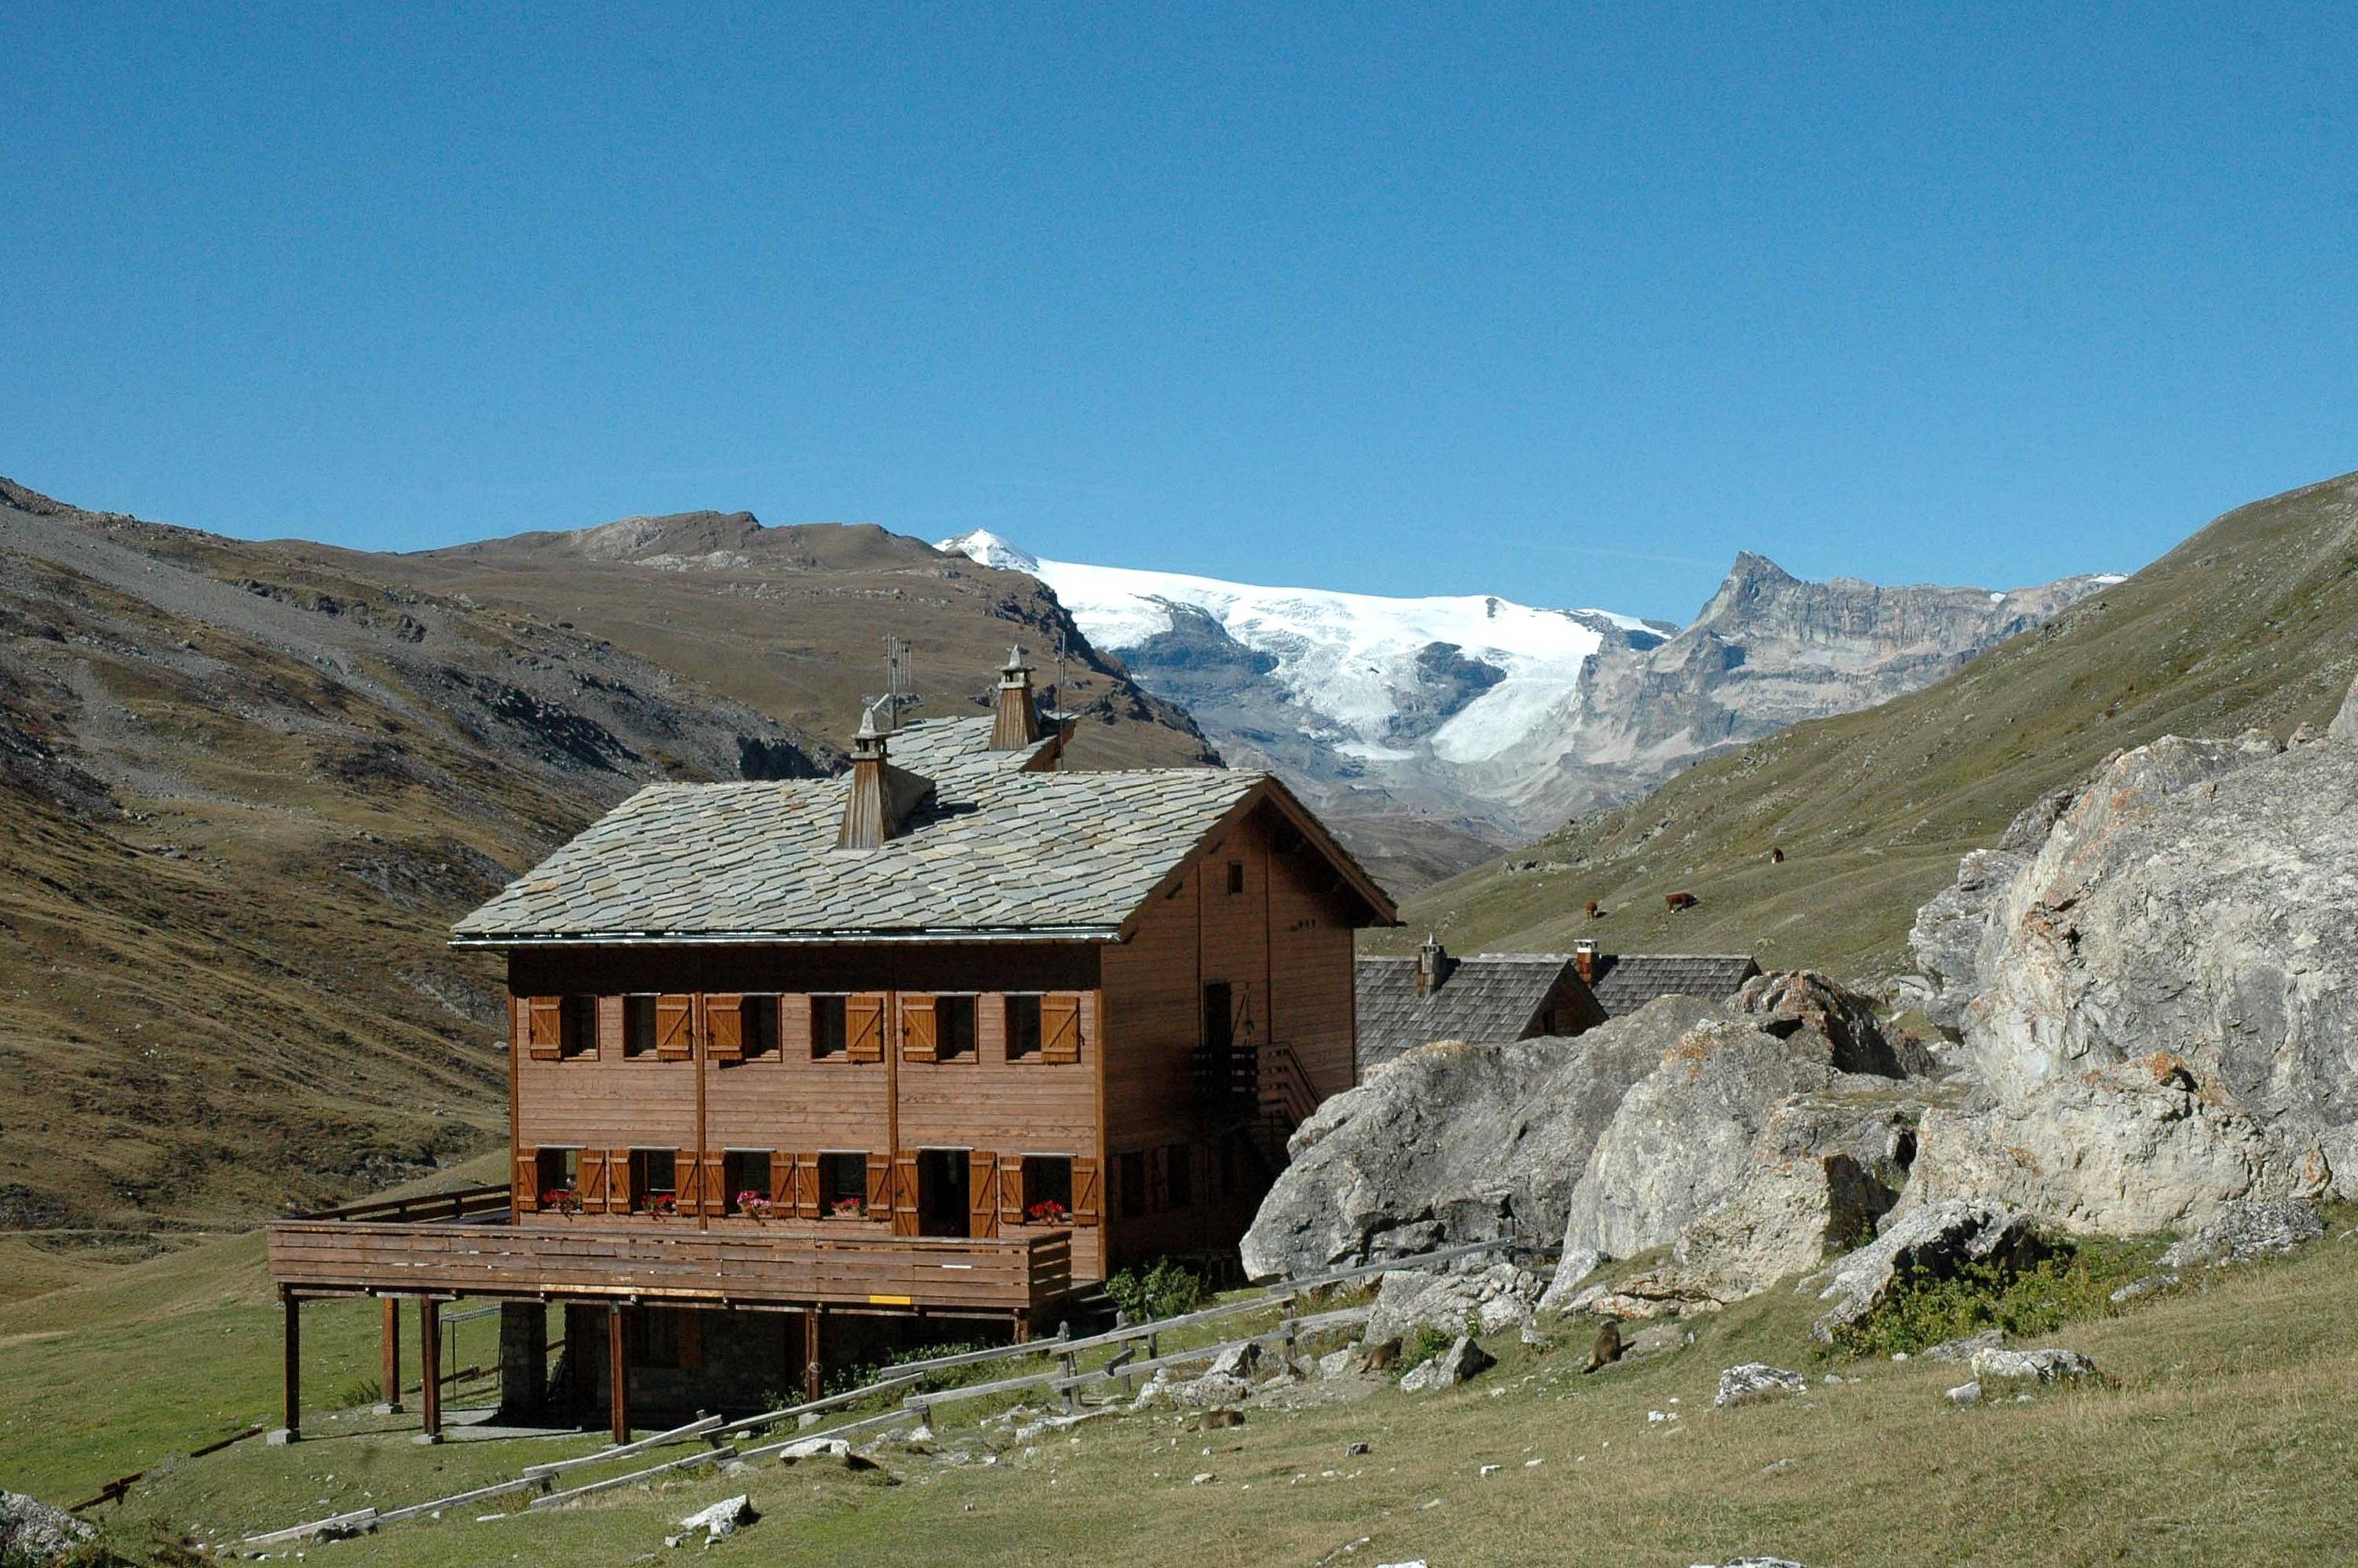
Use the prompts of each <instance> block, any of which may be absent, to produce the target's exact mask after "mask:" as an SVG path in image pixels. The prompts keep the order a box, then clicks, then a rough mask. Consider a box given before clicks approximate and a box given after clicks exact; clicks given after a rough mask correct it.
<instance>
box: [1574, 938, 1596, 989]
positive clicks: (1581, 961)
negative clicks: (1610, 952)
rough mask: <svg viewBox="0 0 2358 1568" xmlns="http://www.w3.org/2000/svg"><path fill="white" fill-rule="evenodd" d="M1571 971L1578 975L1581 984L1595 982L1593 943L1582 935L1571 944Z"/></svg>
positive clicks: (1594, 947)
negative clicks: (1581, 937)
mask: <svg viewBox="0 0 2358 1568" xmlns="http://www.w3.org/2000/svg"><path fill="white" fill-rule="evenodd" d="M1572 972H1573V973H1574V974H1575V975H1578V976H1579V977H1580V983H1581V984H1582V985H1585V986H1593V985H1595V983H1596V944H1595V943H1594V942H1591V941H1589V940H1587V939H1586V938H1585V937H1584V938H1583V939H1581V940H1580V941H1577V942H1574V944H1573V945H1572Z"/></svg>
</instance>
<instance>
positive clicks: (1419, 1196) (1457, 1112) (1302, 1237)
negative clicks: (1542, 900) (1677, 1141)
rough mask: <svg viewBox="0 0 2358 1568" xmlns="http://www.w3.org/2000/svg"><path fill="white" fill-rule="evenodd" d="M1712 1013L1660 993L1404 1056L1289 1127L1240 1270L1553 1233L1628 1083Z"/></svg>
mask: <svg viewBox="0 0 2358 1568" xmlns="http://www.w3.org/2000/svg"><path fill="white" fill-rule="evenodd" d="M1716 1012H1717V1010H1716V1009H1715V1008H1714V1006H1713V1005H1712V1004H1711V1003H1709V1002H1706V1001H1703V1000H1698V999H1696V998H1693V997H1666V998H1663V999H1661V1000H1657V1001H1655V1002H1652V1003H1650V1004H1649V1005H1648V1006H1646V1007H1644V1008H1641V1009H1639V1011H1636V1012H1633V1013H1630V1014H1628V1016H1627V1017H1624V1018H1617V1019H1614V1020H1613V1021H1611V1022H1608V1023H1606V1024H1603V1025H1601V1026H1599V1027H1597V1028H1595V1029H1592V1030H1590V1031H1589V1032H1588V1033H1585V1034H1583V1035H1580V1036H1579V1037H1578V1038H1576V1039H1570V1040H1564V1039H1539V1040H1522V1041H1517V1042H1515V1043H1513V1044H1506V1045H1466V1044H1436V1045H1428V1046H1424V1047H1422V1048H1420V1049H1418V1050H1414V1051H1411V1052H1408V1053H1407V1054H1404V1055H1402V1056H1401V1057H1400V1058H1398V1059H1397V1060H1395V1061H1394V1062H1393V1063H1391V1064H1390V1065H1389V1066H1387V1067H1385V1068H1384V1069H1383V1070H1382V1071H1381V1072H1379V1073H1378V1074H1377V1075H1375V1076H1374V1077H1372V1078H1371V1079H1369V1080H1368V1082H1367V1083H1365V1084H1363V1085H1361V1086H1360V1087H1357V1088H1356V1089H1352V1090H1350V1091H1348V1092H1347V1093H1345V1094H1340V1095H1337V1096H1336V1097H1335V1098H1332V1099H1330V1100H1328V1101H1326V1103H1325V1104H1324V1105H1323V1106H1321V1107H1319V1108H1318V1110H1317V1112H1316V1114H1314V1115H1313V1116H1312V1117H1311V1119H1309V1120H1308V1121H1305V1122H1303V1124H1302V1126H1301V1128H1300V1129H1299V1130H1296V1131H1295V1133H1294V1135H1293V1142H1292V1144H1291V1145H1290V1150H1289V1152H1290V1154H1291V1156H1292V1158H1291V1161H1290V1162H1289V1163H1288V1165H1287V1167H1286V1169H1285V1172H1284V1173H1282V1175H1280V1176H1279V1178H1278V1180H1277V1183H1276V1184H1275V1185H1274V1186H1273V1187H1271V1190H1270V1193H1269V1195H1268V1196H1267V1197H1266V1198H1264V1199H1263V1200H1262V1203H1261V1207H1260V1213H1259V1215H1257V1216H1256V1217H1254V1220H1253V1224H1252V1228H1251V1229H1250V1230H1249V1232H1247V1233H1246V1236H1245V1238H1244V1242H1243V1247H1242V1251H1243V1258H1244V1266H1245V1270H1246V1271H1247V1272H1248V1273H1249V1274H1250V1275H1252V1276H1253V1277H1255V1278H1262V1277H1266V1276H1270V1275H1282V1274H1293V1275H1301V1274H1308V1273H1313V1272H1315V1271H1318V1270H1321V1269H1324V1268H1326V1267H1328V1266H1330V1265H1334V1264H1337V1263H1357V1262H1361V1261H1366V1260H1370V1259H1376V1258H1381V1257H1386V1256H1391V1257H1404V1256H1407V1255H1409V1254H1412V1253H1416V1252H1422V1251H1425V1250H1428V1249H1432V1248H1433V1247H1435V1246H1438V1245H1444V1244H1447V1243H1451V1242H1457V1241H1470V1240H1488V1239H1491V1238H1496V1237H1498V1236H1501V1235H1504V1234H1507V1233H1509V1232H1510V1231H1513V1230H1517V1229H1520V1230H1521V1231H1523V1232H1524V1233H1526V1234H1531V1235H1539V1236H1555V1235H1559V1234H1561V1233H1562V1231H1563V1225H1564V1217H1565V1215H1566V1213H1567V1212H1568V1211H1569V1206H1570V1201H1571V1196H1572V1190H1573V1187H1574V1184H1576V1183H1577V1182H1578V1181H1579V1180H1580V1176H1581V1173H1582V1172H1583V1170H1584V1169H1585V1167H1586V1165H1587V1162H1588V1156H1589V1152H1590V1150H1591V1149H1592V1148H1593V1147H1594V1146H1595V1141H1596V1138H1597V1135H1598V1134H1599V1133H1600V1132H1602V1131H1603V1130H1605V1128H1606V1125H1607V1124H1608V1123H1610V1122H1611V1121H1612V1119H1613V1118H1614V1115H1615V1113H1616V1111H1617V1110H1618V1108H1620V1105H1621V1099H1622V1097H1623V1095H1625V1094H1626V1093H1627V1092H1628V1088H1629V1086H1630V1085H1631V1084H1634V1083H1636V1082H1637V1081H1638V1080H1639V1078H1641V1077H1644V1076H1646V1075H1647V1074H1648V1073H1650V1072H1651V1071H1653V1070H1654V1069H1655V1067H1656V1066H1657V1065H1660V1062H1661V1059H1662V1056H1663V1054H1664V1053H1665V1052H1667V1051H1669V1050H1671V1048H1672V1047H1673V1046H1674V1045H1676V1044H1677V1043H1678V1042H1679V1040H1680V1038H1681V1037H1682V1035H1683V1034H1684V1033H1686V1032H1687V1031H1688V1030H1689V1029H1690V1028H1692V1027H1693V1025H1695V1024H1696V1023H1698V1022H1702V1021H1703V1020H1704V1019H1706V1018H1709V1017H1712V1016H1714V1015H1715V1014H1716Z"/></svg>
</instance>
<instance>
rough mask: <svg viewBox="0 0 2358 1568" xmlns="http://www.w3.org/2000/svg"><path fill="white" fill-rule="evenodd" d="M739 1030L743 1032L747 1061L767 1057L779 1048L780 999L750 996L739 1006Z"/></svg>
mask: <svg viewBox="0 0 2358 1568" xmlns="http://www.w3.org/2000/svg"><path fill="white" fill-rule="evenodd" d="M738 1020H739V1023H738V1026H739V1028H740V1029H741V1031H742V1034H741V1039H742V1042H743V1043H742V1044H741V1047H740V1049H741V1050H742V1051H743V1053H744V1055H745V1059H746V1060H747V1061H749V1062H750V1061H752V1059H753V1058H754V1057H756V1056H766V1055H768V1054H771V1053H772V1052H773V1051H775V1050H776V1049H777V1048H778V999H777V998H776V997H773V996H749V997H747V998H745V999H744V1000H742V1001H741V1002H740V1003H739V1004H738Z"/></svg>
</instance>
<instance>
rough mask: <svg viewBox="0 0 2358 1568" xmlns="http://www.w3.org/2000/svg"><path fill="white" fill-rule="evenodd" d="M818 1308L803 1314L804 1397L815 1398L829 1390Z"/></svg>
mask: <svg viewBox="0 0 2358 1568" xmlns="http://www.w3.org/2000/svg"><path fill="white" fill-rule="evenodd" d="M818 1310H819V1309H818V1308H817V1306H812V1307H810V1308H809V1309H807V1310H806V1311H805V1312H804V1314H803V1398H805V1399H806V1400H815V1399H817V1398H818V1397H820V1396H821V1395H822V1394H824V1393H826V1392H827V1364H826V1362H825V1361H824V1360H822V1359H821V1357H820V1355H819V1336H818Z"/></svg>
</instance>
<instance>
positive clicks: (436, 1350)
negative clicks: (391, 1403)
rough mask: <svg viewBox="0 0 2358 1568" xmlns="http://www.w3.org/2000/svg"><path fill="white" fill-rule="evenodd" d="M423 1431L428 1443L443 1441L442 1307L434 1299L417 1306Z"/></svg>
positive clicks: (420, 1402) (421, 1425) (419, 1404)
mask: <svg viewBox="0 0 2358 1568" xmlns="http://www.w3.org/2000/svg"><path fill="white" fill-rule="evenodd" d="M417 1371H418V1381H419V1384H420V1387H419V1389H418V1390H417V1395H418V1404H417V1408H418V1411H419V1412H420V1422H419V1430H420V1431H422V1432H424V1433H425V1434H426V1436H427V1441H428V1442H434V1443H438V1442H440V1441H441V1440H442V1303H440V1302H438V1301H436V1300H435V1299H434V1298H433V1297H432V1296H423V1297H420V1298H419V1300H418V1303H417Z"/></svg>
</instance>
